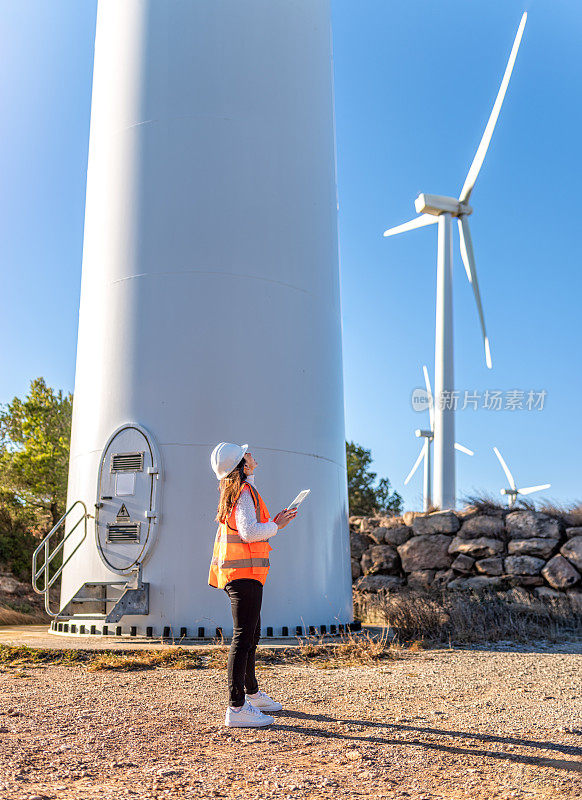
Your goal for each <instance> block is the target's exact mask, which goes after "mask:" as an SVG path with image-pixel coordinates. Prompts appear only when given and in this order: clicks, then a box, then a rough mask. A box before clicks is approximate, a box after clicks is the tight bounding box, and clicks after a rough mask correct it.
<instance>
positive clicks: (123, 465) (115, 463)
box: [111, 453, 144, 472]
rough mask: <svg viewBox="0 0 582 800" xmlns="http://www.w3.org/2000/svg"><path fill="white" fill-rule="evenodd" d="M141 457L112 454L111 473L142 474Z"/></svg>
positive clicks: (139, 454)
mask: <svg viewBox="0 0 582 800" xmlns="http://www.w3.org/2000/svg"><path fill="white" fill-rule="evenodd" d="M143 457H144V454H143V453H114V454H113V455H112V456H111V472H125V471H127V470H131V471H132V472H142V471H143Z"/></svg>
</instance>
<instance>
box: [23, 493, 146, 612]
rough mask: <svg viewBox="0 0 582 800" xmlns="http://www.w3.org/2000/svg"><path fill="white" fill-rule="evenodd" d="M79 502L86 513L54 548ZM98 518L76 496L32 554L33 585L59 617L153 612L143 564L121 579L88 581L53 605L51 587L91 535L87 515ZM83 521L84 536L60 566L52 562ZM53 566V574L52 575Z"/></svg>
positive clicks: (46, 607) (47, 605)
mask: <svg viewBox="0 0 582 800" xmlns="http://www.w3.org/2000/svg"><path fill="white" fill-rule="evenodd" d="M76 506H81V507H82V514H81V516H80V517H79V519H78V520H77V522H75V524H74V525H73V527H72V528H71V529H70V530H69V532H68V533H67V534H65V536H63V538H62V539H61V540H60V542H59V543H58V544H57V545H56V546H55V547H54V548H53V550H52V551H51V549H50V545H51V541H52V540H56V539H55V537H56V535H57V533H58V532H59V531H60V529H61V526H62V525H63V523H64V522H65V520H66V518H67V517H68V516H69V514H70V513H71V512H72V511H73V509H74V508H75V507H76ZM88 518H92V519H94V517H93V515H92V514H89V513H88V511H87V506H86V505H85V503H83V501H82V500H76V501H75V502H74V503H73V505H72V506H70V508H68V509H67V511H66V512H65V513H64V514H63V516H62V517H61V518H60V520H59V521H58V522H57V524H56V525H55V526H54V528H52V529H51V530H50V531H49V532H48V533H47V535H46V536H45V537H44V539H43V540H42V542H41V543H40V544H39V546H38V547H37V548H36V550H35V551H34V553H33V554H32V588H33V589H34V591H35V592H36V593H37V594H43V595H44V606H45V609H46V612H47V614H49V615H50V616H51V617H54V618H55V620H74V619H83V620H85V619H86V620H101V621H103V622H104V623H109V622H119V620H120V619H121V618H122V617H123V616H125V615H126V614H148V613H149V583H144V582H143V581H142V579H141V564H138V565H137V566H136V567H135V568H134V569H133V570H132V571H131V573H130V576H129V578H121V579H120V580H118V581H86V582H85V583H83V585H82V586H81V587H80V588H79V589H78V590H77V591H76V592H75V594H74V595H73V596H72V597H71V598H70V599H69V600H68V601H67V603H65V605H64V606H63V607H62V608H61V609H60V610H59V611H53V610H52V609H51V607H50V589H51V587H52V586H53V585H54V583H55V582H56V581H57V580H58V579H59V577H60V576H61V574H62V571H63V569H64V567H65V565H66V564H68V562H69V561H70V560H71V558H72V557H73V556H74V554H75V553H76V552H77V550H78V549H79V547H80V546H81V545H82V544H83V542H84V541H85V539H86V537H87V519H88ZM81 523H82V524H83V528H82V536H81V538H80V539H79V541H78V542H77V544H76V545H75V547H74V548H73V550H72V551H71V552H70V553H69V554H68V556H67V557H66V559H64V560H63V562H62V564H61V565H60V566H59V567H56V568H55V567H54V565H53V566H51V565H52V562H53V560H54V559H55V558H56V556H57V555H58V554H59V553H60V552H61V551H62V550H63V548H64V546H65V542H66V541H67V539H69V538H70V537H71V536H72V535H73V533H74V532H75V531H76V530H77V528H78V527H79V525H81ZM51 569H52V570H53V574H52V575H51Z"/></svg>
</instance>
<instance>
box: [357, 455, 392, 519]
mask: <svg viewBox="0 0 582 800" xmlns="http://www.w3.org/2000/svg"><path fill="white" fill-rule="evenodd" d="M346 460H347V467H348V500H349V504H350V514H353V515H355V516H358V515H362V516H363V515H366V514H374V513H376V512H382V513H385V514H389V515H395V516H396V515H398V514H401V513H402V497H401V496H400V495H399V494H398V492H393V491H392V489H391V485H390V481H389V480H388V478H381V479H380V480H379V481H378V483H377V484H376V473H375V472H371V471H370V470H369V469H368V467H369V466H370V464H371V463H372V453H371V451H370V450H366V449H365V448H364V447H361V445H358V444H355V443H354V442H346Z"/></svg>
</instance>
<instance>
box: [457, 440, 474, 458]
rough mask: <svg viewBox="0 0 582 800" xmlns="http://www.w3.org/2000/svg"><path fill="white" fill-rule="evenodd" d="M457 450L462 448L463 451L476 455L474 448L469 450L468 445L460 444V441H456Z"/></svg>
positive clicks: (469, 454)
mask: <svg viewBox="0 0 582 800" xmlns="http://www.w3.org/2000/svg"><path fill="white" fill-rule="evenodd" d="M455 450H460V451H461V453H466V454H467V455H468V456H474V455H475V453H474V452H473V450H469V448H468V447H463V445H462V444H459V443H458V442H455Z"/></svg>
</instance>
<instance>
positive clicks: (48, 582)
mask: <svg viewBox="0 0 582 800" xmlns="http://www.w3.org/2000/svg"><path fill="white" fill-rule="evenodd" d="M76 505H81V506H83V516H82V517H80V518H79V520H78V522H76V523H75V525H73V527H72V528H71V530H70V531H69V532H68V533H67V534H66V536H63V538H62V539H61V541H60V542H59V544H58V545H57V546H56V547H55V549H54V550H53V551H52V553H50V554H49V543H50V540H51V538H52V537H53V535H54V534H55V533H56V532H57V531H58V529H59V528H60V527H61V525H62V524H63V522H64V521H65V519H66V518H67V517H68V516H69V514H70V513H71V511H72V510H73V509H74V508H75V506H76ZM89 516H90V514H88V513H87V506H86V505H85V503H84V502H83V501H82V500H75V502H74V503H73V505H72V506H71V507H70V508H68V509H67V510H66V511H65V513H64V514H63V516H62V517H61V518H60V520H59V521H58V522H57V524H56V525H55V526H54V528H51V530H50V531H49V532H48V533H47V535H46V536H45V537H44V539H43V540H42V542H41V543H40V544H39V546H38V547H37V548H36V550H35V551H34V553H33V554H32V588H33V589H34V591H35V592H36V593H37V594H44V607H45V609H46V612H47V614H49V615H50V616H51V617H58V615H59V612H58V611H57V612H54V611H51V608H50V599H49V590H50V588H51V586H52V585H53V583H54V582H55V581H56V580H57V578H59V577H60V575H61V572H62V571H63V568H64V566H65V564H67V563H68V562H69V561H70V560H71V558H72V557H73V556H74V555H75V553H76V552H77V550H78V549H79V547H80V546H81V544H82V543H83V542H84V541H85V538H86V536H87V517H89ZM81 522H83V523H84V531H83V536H82V537H81V539H80V540H79V542H78V543H77V545H76V546H75V548H74V550H73V551H72V552H71V553H69V555H68V556H67V558H66V559H65V560H64V561H63V563H62V564H61V566H60V567H59V568H58V569H57V571H56V572H55V574H54V575H53V576H52V578H51V577H50V575H49V569H50V565H51V561H52V560H53V558H54V557H55V556H56V555H57V553H60V552H61V550H62V549H63V547H64V545H65V542H66V541H67V539H68V538H69V537H70V536H71V535H72V534H73V533H74V532H75V531H76V530H77V528H78V526H79V525H80V524H81ZM41 552H42V553H43V555H44V560H43V561H42V563H41V565H40V567H38V566H37V561H38V557H39V554H40V553H41ZM41 575H42V576H43V587H42V589H41V588H39V586H38V579H39V577H40V576H41Z"/></svg>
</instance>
